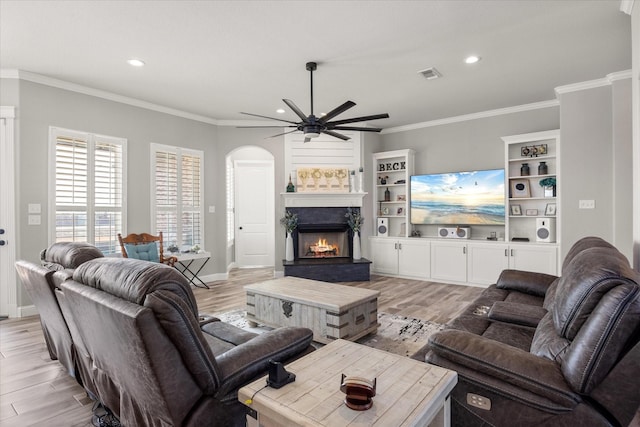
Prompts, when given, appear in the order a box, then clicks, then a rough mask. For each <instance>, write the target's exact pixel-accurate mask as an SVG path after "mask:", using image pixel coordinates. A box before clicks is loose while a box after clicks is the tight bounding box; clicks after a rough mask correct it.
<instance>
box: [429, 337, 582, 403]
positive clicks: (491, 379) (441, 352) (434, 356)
mask: <svg viewBox="0 0 640 427" xmlns="http://www.w3.org/2000/svg"><path fill="white" fill-rule="evenodd" d="M429 345H430V347H431V351H432V353H431V354H430V355H429V356H428V360H427V361H429V362H432V363H434V364H436V365H441V366H444V367H446V368H448V369H454V370H457V371H458V374H459V375H461V376H463V377H465V376H467V374H466V373H468V372H471V375H472V376H475V377H476V378H475V380H476V381H477V379H478V378H483V379H481V380H480V382H483V383H485V384H488V385H489V387H492V388H495V389H498V390H499V391H500V392H502V393H509V394H512V395H513V397H514V398H516V399H517V400H521V399H522V396H523V395H524V394H532V395H534V396H539V397H541V398H543V399H545V400H548V401H551V402H553V403H555V404H557V405H559V406H560V407H562V408H572V407H574V406H575V405H576V404H577V402H579V401H580V400H581V398H580V396H579V395H578V394H577V393H575V392H573V390H571V388H570V387H569V385H568V384H567V382H566V381H565V379H564V377H563V375H562V372H561V371H560V367H559V366H558V365H557V364H556V363H555V362H554V361H552V360H549V359H545V358H543V357H538V356H535V355H533V354H531V353H528V352H526V351H523V350H520V349H518V348H515V347H511V346H509V345H507V344H504V343H501V342H498V341H494V340H490V339H487V338H483V337H481V336H478V335H475V334H472V333H469V332H466V331H458V330H445V331H441V332H438V333H435V334H433V335H432V336H431V337H430V338H429ZM442 362H444V363H442ZM457 367H459V368H460V369H457ZM476 374H477V375H476Z"/></svg>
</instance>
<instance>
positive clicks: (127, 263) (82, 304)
mask: <svg viewBox="0 0 640 427" xmlns="http://www.w3.org/2000/svg"><path fill="white" fill-rule="evenodd" d="M60 287H61V289H62V292H63V293H64V303H63V305H64V308H65V309H67V310H68V311H69V312H70V313H71V314H72V316H73V320H74V323H75V324H76V328H77V330H76V331H75V332H74V330H73V329H72V331H71V332H72V335H73V339H74V341H81V342H82V343H83V344H84V347H85V348H86V349H87V351H88V353H89V355H90V357H91V359H92V361H93V365H94V371H93V377H94V378H93V382H94V383H95V385H96V388H97V393H98V396H99V399H100V401H101V402H102V403H103V404H104V405H105V406H107V407H108V408H110V409H111V410H112V411H113V412H114V414H115V415H116V416H117V417H118V418H119V419H120V421H121V422H122V424H123V425H131V426H133V425H140V426H142V425H145V426H171V425H176V426H177V425H182V426H201V425H209V426H211V425H213V426H241V425H245V408H244V405H242V404H241V403H240V402H238V400H237V390H238V389H239V388H240V387H241V386H242V385H244V384H247V383H248V382H250V381H252V380H254V379H255V378H257V377H258V376H260V375H264V374H266V371H267V369H268V361H269V360H271V359H273V360H277V361H287V360H289V359H291V358H295V357H297V356H299V355H300V354H303V353H305V352H307V351H309V349H310V343H311V339H312V332H311V331H310V330H309V329H306V328H280V329H276V330H273V331H270V332H267V333H264V334H261V335H256V334H253V333H250V332H246V331H243V330H241V329H238V328H235V327H233V326H231V325H228V324H225V323H223V322H220V321H215V320H213V321H208V322H205V324H204V325H201V324H200V323H199V318H198V312H197V306H196V301H195V298H194V296H193V293H192V292H191V289H190V287H189V285H188V284H187V282H186V281H185V279H184V277H183V276H182V275H181V274H180V273H179V272H178V271H176V270H175V269H173V268H170V267H168V266H165V265H161V264H152V263H148V262H145V261H139V260H133V259H117V258H102V259H96V260H92V261H88V262H86V263H83V264H82V265H81V266H79V267H78V268H77V269H76V270H75V271H74V273H73V280H67V281H65V282H63V283H61V285H60ZM76 334H77V335H76Z"/></svg>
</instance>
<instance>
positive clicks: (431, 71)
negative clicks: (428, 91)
mask: <svg viewBox="0 0 640 427" xmlns="http://www.w3.org/2000/svg"><path fill="white" fill-rule="evenodd" d="M418 73H420V74H422V75H423V76H424V78H425V79H427V80H433V79H437V78H439V77H442V74H441V73H440V71H438V70H436V69H435V67H431V68H427V69H426V70H422V71H418Z"/></svg>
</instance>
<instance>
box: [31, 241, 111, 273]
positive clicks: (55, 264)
mask: <svg viewBox="0 0 640 427" xmlns="http://www.w3.org/2000/svg"><path fill="white" fill-rule="evenodd" d="M102 257H104V255H103V254H102V252H100V250H99V249H98V248H96V247H95V246H93V245H91V244H89V243H83V242H60V243H54V244H53V245H51V246H49V248H48V249H45V250H43V251H42V252H41V253H40V259H41V262H42V265H43V266H44V267H46V268H48V269H50V270H63V269H65V268H71V269H74V268H77V267H78V266H79V265H80V264H82V263H84V262H87V261H89V260H92V259H95V258H102Z"/></svg>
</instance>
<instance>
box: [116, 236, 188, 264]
mask: <svg viewBox="0 0 640 427" xmlns="http://www.w3.org/2000/svg"><path fill="white" fill-rule="evenodd" d="M118 241H119V242H120V249H121V250H122V257H123V258H135V259H142V260H145V261H151V262H161V263H163V264H167V265H169V266H171V267H173V266H174V264H175V263H176V261H178V258H176V257H174V256H168V257H165V256H164V248H163V246H162V231H161V232H160V235H159V236H153V235H151V234H147V233H142V234H135V233H131V234H129V235H128V236H126V237H122V235H121V234H120V233H118Z"/></svg>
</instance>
